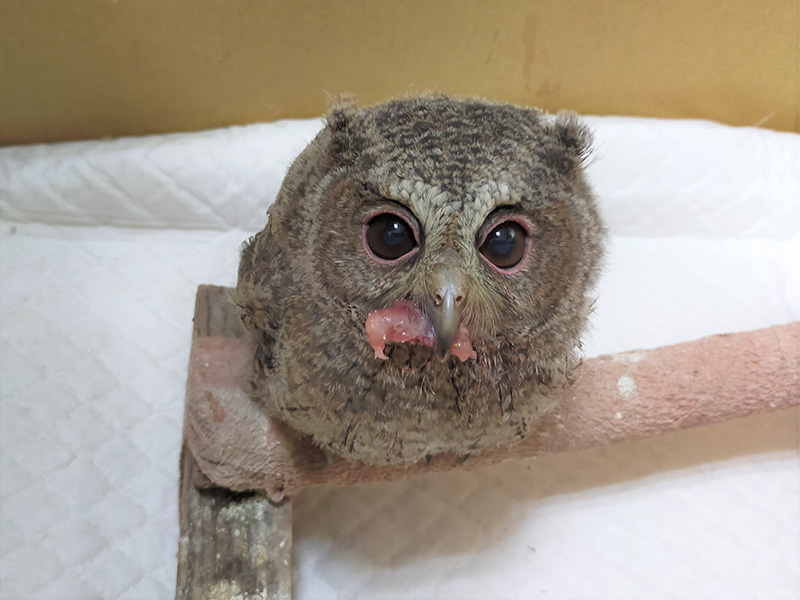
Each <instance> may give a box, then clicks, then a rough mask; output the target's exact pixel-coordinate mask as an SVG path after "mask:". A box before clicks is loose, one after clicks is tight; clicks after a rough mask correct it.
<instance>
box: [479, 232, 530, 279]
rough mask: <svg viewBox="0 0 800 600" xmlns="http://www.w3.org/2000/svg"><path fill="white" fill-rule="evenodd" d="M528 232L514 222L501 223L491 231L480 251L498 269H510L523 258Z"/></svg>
mask: <svg viewBox="0 0 800 600" xmlns="http://www.w3.org/2000/svg"><path fill="white" fill-rule="evenodd" d="M527 237H528V232H527V231H526V230H525V228H524V227H523V226H522V225H520V224H519V223H517V222H516V221H503V222H502V223H500V224H499V225H497V226H496V227H495V228H494V229H492V230H491V231H490V232H489V234H488V235H487V236H486V238H485V239H484V240H483V243H482V244H481V247H480V251H481V254H483V256H484V257H486V259H487V260H488V261H489V262H490V263H492V264H493V265H494V266H495V267H497V268H499V269H512V268H513V267H515V266H517V265H518V264H519V263H520V262H521V261H522V259H523V258H524V257H525V251H526V249H527V245H528V244H527Z"/></svg>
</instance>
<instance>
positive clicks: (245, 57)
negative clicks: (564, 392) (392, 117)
mask: <svg viewBox="0 0 800 600" xmlns="http://www.w3.org/2000/svg"><path fill="white" fill-rule="evenodd" d="M428 89H435V90H439V91H443V92H446V93H450V94H460V95H476V96H484V97H488V98H492V99H498V100H505V101H510V102H514V103H518V104H527V105H535V106H541V107H543V108H547V109H550V110H557V109H561V108H572V109H574V110H577V111H579V112H582V113H594V114H627V115H649V116H664V117H697V118H706V119H715V120H719V121H723V122H726V123H731V124H735V125H755V124H759V125H761V126H764V127H770V128H773V129H782V130H789V131H800V0H751V1H745V0H700V1H692V0H676V1H669V0H661V1H658V0H619V1H612V0H572V1H568V0H483V1H481V0H438V1H437V0H394V1H388V0H386V1H380V0H372V1H368V0H294V1H292V0H242V1H237V0H118V1H112V0H0V143H4V144H9V143H24V142H39V141H57V140H67V139H77V138H95V137H103V136H116V135H129V134H144V133H154V132H165V131H185V130H196V129H205V128H208V127H218V126H223V125H229V124H235V123H249V122H253V121H260V120H271V119H277V118H282V117H309V116H313V115H318V114H320V113H321V112H323V111H324V110H325V108H326V106H327V104H328V102H329V96H330V95H335V94H338V93H341V92H354V93H356V94H357V95H358V97H359V98H360V100H361V102H362V103H363V104H370V103H375V102H378V101H380V100H383V99H386V98H388V97H391V96H396V95H401V94H405V93H408V92H414V91H422V90H428Z"/></svg>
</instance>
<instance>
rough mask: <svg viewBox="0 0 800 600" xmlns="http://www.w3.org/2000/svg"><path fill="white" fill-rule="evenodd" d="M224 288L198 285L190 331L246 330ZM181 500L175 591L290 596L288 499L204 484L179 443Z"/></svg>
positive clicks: (222, 597) (211, 596) (226, 596)
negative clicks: (276, 501) (192, 327)
mask: <svg viewBox="0 0 800 600" xmlns="http://www.w3.org/2000/svg"><path fill="white" fill-rule="evenodd" d="M228 294H229V290H227V289H224V288H218V287H213V286H201V287H200V289H199V290H198V293H197V304H196V307H195V320H194V337H195V338H197V337H208V336H221V337H232V338H241V337H244V336H246V332H245V330H244V328H243V327H242V325H241V322H240V321H239V319H238V317H237V315H236V311H235V310H230V307H229V305H228V303H229V298H228ZM198 486H200V487H203V488H206V489H199V488H198ZM179 506H180V510H179V512H180V538H179V541H178V573H177V585H176V592H175V597H176V598H177V599H180V600H190V599H191V600H234V599H236V600H249V599H256V598H258V599H263V600H278V599H290V598H291V583H292V575H291V554H292V505H291V502H290V500H288V499H287V500H284V501H283V502H281V503H280V504H273V503H272V502H270V501H269V500H268V499H267V498H266V497H264V496H262V495H258V494H254V493H236V492H232V491H230V490H226V489H222V488H213V487H210V488H209V487H208V479H207V478H206V477H205V476H204V475H203V473H202V472H201V471H200V469H199V467H198V465H197V463H196V461H195V460H194V457H193V456H192V453H191V452H190V451H189V449H188V448H187V447H186V445H184V447H183V449H182V451H181V476H180V494H179Z"/></svg>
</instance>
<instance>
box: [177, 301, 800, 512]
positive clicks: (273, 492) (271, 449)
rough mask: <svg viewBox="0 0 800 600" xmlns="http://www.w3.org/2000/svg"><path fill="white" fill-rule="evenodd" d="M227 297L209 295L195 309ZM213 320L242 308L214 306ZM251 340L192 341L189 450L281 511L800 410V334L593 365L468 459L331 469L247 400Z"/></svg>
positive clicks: (757, 335)
mask: <svg viewBox="0 0 800 600" xmlns="http://www.w3.org/2000/svg"><path fill="white" fill-rule="evenodd" d="M222 294H223V292H220V288H216V287H213V286H201V288H200V290H198V305H200V304H202V303H210V304H213V303H217V302H221V301H222V300H221V299H222V298H223V295H222ZM214 310H222V311H226V310H229V311H231V312H232V313H233V314H235V312H236V307H235V306H232V305H228V306H227V307H223V306H222V305H220V306H216V307H215V308H214ZM252 353H253V345H252V342H251V340H249V339H248V337H247V336H246V335H241V334H239V335H238V337H232V336H228V337H225V336H218V337H203V338H201V337H196V338H195V340H194V344H193V350H192V361H191V364H190V369H189V381H188V383H187V401H186V421H185V422H186V426H185V435H186V441H187V443H188V444H189V447H190V448H191V450H192V452H193V453H194V456H195V458H196V459H197V461H198V463H199V465H200V468H201V469H202V470H203V472H204V473H205V474H206V475H207V476H208V477H209V478H210V479H211V480H212V481H214V482H215V483H216V484H217V485H222V486H225V487H229V488H231V489H238V490H244V489H256V490H264V491H266V493H267V494H268V495H269V497H270V498H272V499H273V500H279V499H281V498H283V497H284V496H285V495H293V494H295V493H297V492H298V491H299V490H301V489H303V488H304V487H308V486H311V485H318V484H340V485H346V484H354V483H364V482H370V481H386V480H392V479H401V478H407V477H411V476H413V475H416V474H419V473H424V472H429V471H441V470H446V469H452V468H471V467H476V466H481V465H486V464H491V463H497V462H499V461H501V460H505V459H507V458H512V457H529V456H535V455H538V454H545V453H552V452H564V451H571V450H581V449H585V448H589V447H592V446H598V445H603V444H610V443H613V442H618V441H622V440H627V439H636V438H643V437H648V436H652V435H657V434H660V433H665V432H668V431H674V430H677V429H682V428H686V427H694V426H698V425H705V424H710V423H714V422H717V421H722V420H726V419H731V418H735V417H742V416H745V415H748V414H751V413H755V412H763V411H768V410H776V409H781V408H788V407H790V406H795V405H797V404H800V323H790V324H787V325H780V326H775V327H770V328H767V329H762V330H759V331H751V332H745V333H738V334H729V335H716V336H710V337H707V338H703V339H700V340H696V341H693V342H687V343H683V344H677V345H674V346H666V347H663V348H656V349H654V350H642V351H637V352H624V353H621V354H615V355H611V356H601V357H598V358H594V359H590V360H587V361H586V362H585V363H584V364H583V365H582V366H581V367H580V368H579V369H578V372H577V380H576V381H575V383H574V384H573V385H572V386H571V387H569V388H567V389H565V390H564V391H563V392H562V393H560V394H557V395H555V396H554V398H553V400H554V403H553V408H552V410H551V411H550V412H549V413H547V414H546V415H545V416H544V417H543V418H542V420H541V421H540V422H539V423H538V425H537V427H536V429H535V431H534V432H533V433H531V434H530V435H529V436H528V437H527V438H526V439H525V440H523V441H522V442H519V443H517V444H515V445H513V446H510V447H503V448H497V449H493V450H488V451H484V452H480V453H475V454H472V455H470V456H469V457H466V458H465V457H459V456H455V455H453V454H447V453H445V454H440V455H437V456H435V457H433V459H432V460H431V461H429V462H425V461H423V462H421V463H418V464H414V465H411V466H408V467H398V466H387V467H375V466H370V465H363V464H359V463H349V462H347V461H344V460H341V459H335V458H334V459H333V460H329V459H328V458H327V457H326V456H324V455H323V454H322V453H321V452H320V451H319V450H318V449H317V448H316V447H315V446H314V445H313V444H312V443H311V442H310V440H308V439H307V438H304V437H302V436H299V435H297V434H296V433H294V432H292V431H289V430H287V429H286V428H285V427H282V426H281V425H280V424H279V423H274V422H270V420H269V419H268V418H267V417H266V415H265V414H264V413H263V410H262V409H261V407H260V406H258V405H257V403H256V402H253V401H252V400H251V399H250V397H249V396H248V394H247V391H246V390H247V387H246V385H245V383H244V382H245V381H246V374H247V371H248V369H249V368H250V365H251V360H252Z"/></svg>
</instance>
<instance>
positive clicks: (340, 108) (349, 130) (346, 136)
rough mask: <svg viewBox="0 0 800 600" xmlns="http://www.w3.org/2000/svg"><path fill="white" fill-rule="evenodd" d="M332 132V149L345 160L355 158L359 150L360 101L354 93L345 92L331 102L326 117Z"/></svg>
mask: <svg viewBox="0 0 800 600" xmlns="http://www.w3.org/2000/svg"><path fill="white" fill-rule="evenodd" d="M325 122H326V124H327V128H328V130H329V131H330V134H331V151H332V152H333V153H334V154H337V155H338V156H339V157H340V158H342V159H344V160H345V161H350V160H352V159H353V158H354V155H355V153H356V152H357V151H358V143H357V141H358V140H357V137H358V136H357V134H356V126H357V124H358V102H357V100H356V97H355V96H353V95H352V94H343V95H341V96H339V97H338V98H335V99H334V100H333V102H332V103H331V109H330V110H329V111H328V114H327V115H326V117H325Z"/></svg>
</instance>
